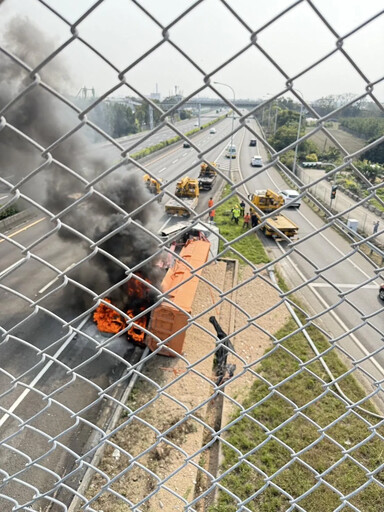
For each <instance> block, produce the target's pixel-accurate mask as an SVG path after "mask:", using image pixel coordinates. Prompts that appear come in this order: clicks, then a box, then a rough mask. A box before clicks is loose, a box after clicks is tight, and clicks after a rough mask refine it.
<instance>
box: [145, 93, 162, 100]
mask: <svg viewBox="0 0 384 512" xmlns="http://www.w3.org/2000/svg"><path fill="white" fill-rule="evenodd" d="M147 98H149V99H150V100H156V101H161V94H160V93H159V92H151V94H149V95H148V96H147Z"/></svg>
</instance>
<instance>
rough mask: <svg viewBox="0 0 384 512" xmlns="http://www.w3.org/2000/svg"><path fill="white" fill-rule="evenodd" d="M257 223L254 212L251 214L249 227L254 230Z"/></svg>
mask: <svg viewBox="0 0 384 512" xmlns="http://www.w3.org/2000/svg"><path fill="white" fill-rule="evenodd" d="M258 223H259V219H258V218H257V215H256V213H255V212H252V214H251V226H252V227H253V228H255V227H256V226H257V224H258Z"/></svg>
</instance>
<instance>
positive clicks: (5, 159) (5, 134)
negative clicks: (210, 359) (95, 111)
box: [0, 2, 158, 297]
mask: <svg viewBox="0 0 384 512" xmlns="http://www.w3.org/2000/svg"><path fill="white" fill-rule="evenodd" d="M0 3H1V2H0ZM0 11H1V7H0ZM2 40H3V42H4V48H5V49H6V51H9V52H10V53H11V54H12V55H14V56H16V57H17V58H18V59H20V61H22V62H23V63H26V64H27V65H28V66H29V68H30V69H32V70H33V68H34V67H35V66H37V65H38V64H40V63H41V62H42V61H43V60H44V59H46V58H47V56H48V55H50V53H51V52H52V51H53V50H54V49H55V47H56V46H55V45H54V44H53V43H52V42H50V41H47V40H46V38H45V37H44V35H43V34H41V32H39V31H38V29H37V28H36V27H35V26H33V24H31V23H30V22H29V21H28V20H26V19H15V20H13V21H12V22H11V23H10V24H9V25H8V27H6V28H5V30H4V31H3V36H2ZM0 73H1V77H2V80H1V82H0V111H2V114H1V116H2V118H1V123H0V170H1V172H0V176H3V177H4V176H7V177H8V176H10V178H7V180H6V181H8V182H9V183H10V185H8V184H6V183H5V182H4V181H3V185H5V186H6V187H11V186H14V185H16V184H18V183H19V182H20V180H22V179H25V178H26V177H28V178H27V179H26V181H25V182H23V183H22V184H21V185H20V187H19V190H20V192H21V193H22V194H24V195H25V196H27V197H28V198H30V199H31V200H33V201H35V202H36V203H38V204H41V205H42V206H43V207H44V208H46V209H48V210H49V211H50V212H52V213H53V214H55V215H57V214H58V215H59V218H60V220H61V221H62V223H63V224H64V225H63V227H62V228H61V229H60V231H59V236H60V237H62V238H65V240H66V241H67V242H68V241H69V242H71V243H73V244H76V246H77V247H78V246H79V245H82V246H83V249H84V251H85V253H88V254H90V253H91V252H92V251H91V250H90V249H89V243H88V242H86V241H84V239H83V238H82V237H81V236H79V235H78V234H77V232H79V233H80V234H82V235H84V237H86V238H88V239H91V240H92V241H94V242H97V241H98V240H101V239H102V238H103V237H104V236H105V235H106V234H108V233H110V232H111V231H113V230H115V229H117V228H119V227H120V226H124V227H123V229H122V230H120V231H118V232H117V233H116V234H115V235H114V236H112V237H111V238H109V239H108V240H106V241H105V243H103V244H102V245H101V246H100V248H101V249H102V251H101V252H99V253H98V254H96V255H94V256H92V258H90V259H89V260H88V261H87V262H86V263H84V264H82V265H81V266H80V267H78V268H77V269H75V270H74V271H73V272H72V274H70V276H71V277H72V278H73V279H76V280H77V281H80V282H81V283H82V284H84V285H85V286H89V287H90V288H91V289H92V290H93V291H96V292H97V293H101V292H102V291H103V290H104V289H107V288H109V287H110V286H111V285H114V284H116V283H118V282H120V281H121V280H123V279H124V277H125V276H126V271H125V269H124V268H122V266H121V265H118V264H117V263H115V262H113V261H111V258H109V257H108V254H111V255H112V256H113V257H115V258H117V259H118V260H121V261H122V262H123V263H124V264H125V265H126V266H127V267H129V268H132V267H134V266H135V265H137V264H139V263H140V262H141V261H144V260H146V259H147V258H150V256H151V255H153V254H154V253H155V251H156V250H157V242H156V240H154V238H153V237H151V236H150V235H148V234H145V233H144V231H143V230H142V229H140V225H143V226H146V227H147V228H148V229H150V227H151V219H154V218H155V217H156V214H155V211H156V208H158V207H157V206H154V205H153V203H152V204H151V206H150V207H149V208H145V209H142V210H140V212H138V213H135V214H134V215H133V221H134V222H130V223H127V216H126V215H125V214H124V213H121V212H119V211H118V209H117V208H114V207H113V205H112V206H111V205H110V204H108V203H107V202H106V201H105V200H104V198H103V196H104V197H106V198H108V199H109V200H110V201H112V202H113V203H114V204H115V205H117V206H118V207H119V208H121V209H122V210H124V212H126V213H128V214H129V213H131V212H134V211H135V210H136V208H138V207H139V206H140V205H142V204H143V203H144V202H145V201H147V200H148V199H149V197H150V196H149V195H148V192H147V191H146V189H145V187H144V186H143V184H142V180H141V179H140V178H139V177H137V174H136V173H134V172H133V171H132V170H127V168H125V167H122V168H120V169H119V170H117V171H114V172H113V173H112V174H110V175H108V177H106V178H103V179H102V180H101V181H100V182H99V183H97V184H95V186H94V189H95V191H96V192H97V193H99V195H97V193H95V194H93V195H92V196H91V197H89V198H87V199H86V200H84V201H82V202H80V203H79V204H78V205H76V206H75V207H73V208H69V210H68V211H67V212H66V213H65V214H63V215H60V212H62V211H63V210H64V209H65V208H68V207H69V206H70V205H71V204H73V203H74V202H75V201H76V200H77V199H79V198H81V197H82V196H83V195H84V194H86V193H87V192H88V191H89V190H88V188H87V182H88V181H89V180H92V179H94V178H95V177H97V176H99V175H100V174H101V173H102V172H104V171H105V170H106V169H108V168H109V167H111V165H112V163H113V164H114V163H115V162H108V161H106V159H105V158H103V157H94V156H92V152H90V151H86V149H87V147H89V146H90V142H89V141H88V139H87V138H86V137H85V135H83V130H79V131H75V132H74V133H73V134H71V136H70V137H69V138H66V139H65V140H63V141H61V142H60V143H58V144H57V145H56V143H57V141H58V140H59V139H61V138H62V137H64V136H65V134H67V133H68V132H70V131H71V130H73V129H74V128H75V127H76V126H78V125H79V124H80V120H79V118H78V114H77V112H75V111H74V110H73V109H71V108H70V107H69V106H68V105H65V104H64V103H63V102H62V101H61V100H60V99H58V98H56V97H55V96H54V95H53V94H52V93H51V92H50V91H49V90H47V88H44V87H43V86H42V85H41V84H39V82H40V80H41V82H42V83H44V84H47V85H48V86H49V87H52V88H53V89H54V90H56V91H59V92H60V93H61V94H63V95H65V91H64V92H63V91H62V86H61V85H62V84H66V86H67V87H68V84H70V80H69V76H68V73H67V72H66V70H65V65H64V64H63V62H62V60H61V59H60V57H56V58H55V59H53V61H52V62H49V63H48V65H47V66H45V67H43V68H42V69H41V70H39V72H38V76H35V75H34V74H33V73H32V72H31V71H30V70H28V69H25V67H24V66H22V65H20V63H19V62H18V61H16V60H15V59H12V58H11V56H10V55H8V54H7V53H6V52H5V51H4V50H3V51H0ZM72 90H74V89H72ZM1 128H2V129H1ZM50 146H52V148H51V149H50V150H49V152H48V154H44V155H42V153H43V151H44V150H45V149H46V148H50ZM98 154H100V151H98ZM100 195H101V197H100ZM136 223H137V224H136ZM65 225H68V226H69V227H70V229H68V228H67V227H66V226H65ZM154 268H156V267H155V265H154V262H153V261H150V262H148V263H147V264H146V265H144V266H143V267H141V268H140V272H141V274H142V275H143V277H145V278H148V279H149V280H150V281H151V282H152V283H154V284H155V285H156V283H157V282H158V279H157V274H156V270H154ZM116 293H117V292H116ZM75 295H76V296H77V297H78V296H79V295H80V294H78V293H77V294H74V296H75Z"/></svg>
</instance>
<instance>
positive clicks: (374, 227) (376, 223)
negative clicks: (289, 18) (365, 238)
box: [373, 220, 380, 233]
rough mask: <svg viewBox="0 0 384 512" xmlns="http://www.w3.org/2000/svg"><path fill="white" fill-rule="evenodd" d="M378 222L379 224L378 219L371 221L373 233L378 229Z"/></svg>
mask: <svg viewBox="0 0 384 512" xmlns="http://www.w3.org/2000/svg"><path fill="white" fill-rule="evenodd" d="M379 224H380V222H379V221H378V220H377V221H376V222H374V223H373V233H377V231H378V229H379Z"/></svg>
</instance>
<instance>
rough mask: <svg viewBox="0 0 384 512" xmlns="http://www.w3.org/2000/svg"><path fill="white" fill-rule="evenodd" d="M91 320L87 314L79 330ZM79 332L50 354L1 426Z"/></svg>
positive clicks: (0, 424) (74, 333) (1, 423)
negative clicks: (47, 360) (48, 359)
mask: <svg viewBox="0 0 384 512" xmlns="http://www.w3.org/2000/svg"><path fill="white" fill-rule="evenodd" d="M88 320H89V316H86V317H85V318H84V319H83V320H82V322H81V323H80V325H79V326H78V327H77V330H79V331H80V330H81V329H82V328H83V325H84V324H85V323H86V322H88ZM76 334H77V332H76V331H74V332H73V333H72V334H70V336H69V338H68V339H67V341H66V342H65V343H64V344H63V345H62V346H61V347H60V348H59V350H58V351H57V352H56V353H55V354H53V355H52V356H50V361H49V363H47V364H46V365H45V366H44V368H43V369H42V370H41V372H40V373H38V374H37V375H36V377H35V378H34V379H33V381H32V382H31V383H30V384H25V386H28V387H27V389H25V390H24V391H23V392H22V393H21V395H20V396H19V398H18V399H17V400H16V401H15V402H13V404H12V406H11V407H10V408H9V409H8V413H6V414H4V416H3V417H2V418H1V420H0V427H2V426H3V424H4V423H5V422H6V421H7V419H8V418H9V417H10V415H11V414H12V413H13V411H14V410H15V409H16V407H18V406H19V405H20V404H21V402H22V401H23V400H24V398H25V397H26V396H27V395H28V394H29V392H30V391H31V390H32V389H33V388H34V387H35V385H36V384H37V383H38V382H39V380H40V379H41V377H42V376H43V375H44V373H46V372H47V371H48V370H49V368H50V367H51V366H52V364H53V363H54V362H55V361H56V359H58V357H59V355H60V354H61V353H62V352H63V350H64V349H65V348H66V347H67V346H68V345H69V344H70V343H71V341H72V339H73V338H74V337H75V336H76ZM46 356H47V355H46V354H44V355H43V358H45V357H46Z"/></svg>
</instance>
